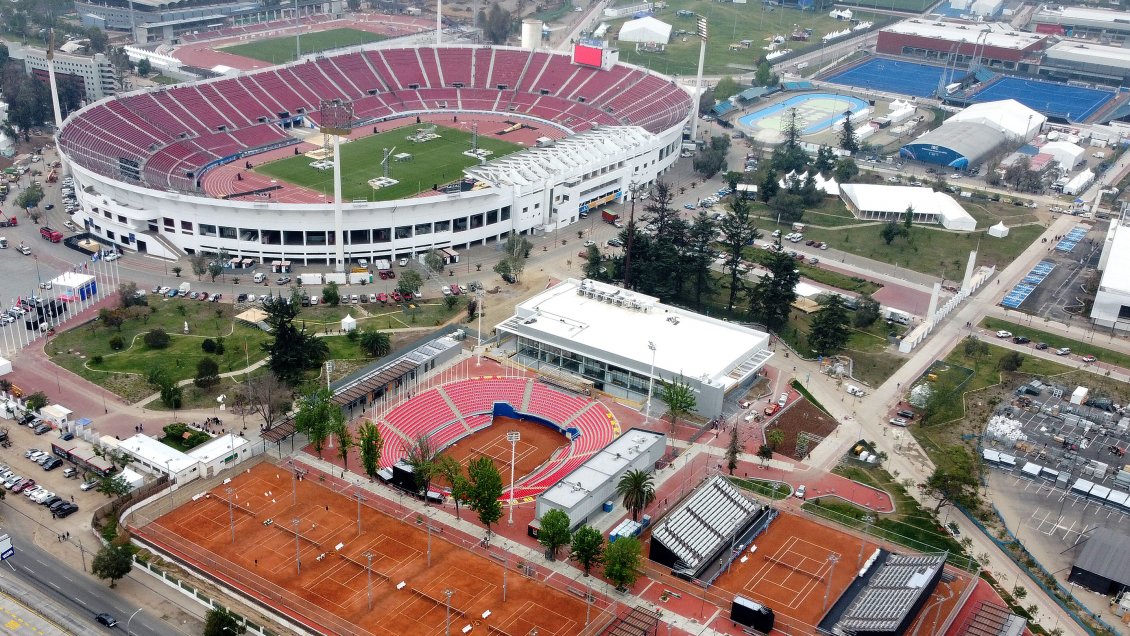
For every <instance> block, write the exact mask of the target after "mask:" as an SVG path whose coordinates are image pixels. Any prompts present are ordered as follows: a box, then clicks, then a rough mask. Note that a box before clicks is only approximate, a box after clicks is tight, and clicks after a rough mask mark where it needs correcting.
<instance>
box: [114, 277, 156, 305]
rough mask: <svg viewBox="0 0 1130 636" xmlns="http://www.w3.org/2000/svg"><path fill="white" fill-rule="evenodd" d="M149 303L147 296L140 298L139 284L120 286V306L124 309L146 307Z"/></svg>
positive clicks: (123, 284)
mask: <svg viewBox="0 0 1130 636" xmlns="http://www.w3.org/2000/svg"><path fill="white" fill-rule="evenodd" d="M148 304H149V302H148V301H147V300H146V299H145V296H140V295H138V293H137V283H129V282H127V283H122V284H120V285H118V305H119V306H120V307H121V308H122V309H129V308H130V307H144V306H145V305H148Z"/></svg>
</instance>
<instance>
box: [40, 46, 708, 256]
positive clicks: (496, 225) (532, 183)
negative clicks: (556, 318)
mask: <svg viewBox="0 0 1130 636" xmlns="http://www.w3.org/2000/svg"><path fill="white" fill-rule="evenodd" d="M578 48H579V49H585V48H587V47H578ZM600 53H601V54H600V55H597V56H595V57H594V56H593V55H592V54H591V52H590V54H589V55H588V56H584V57H582V58H580V59H578V58H577V56H576V55H574V56H573V57H571V56H569V55H563V54H555V53H549V52H544V51H536V52H535V51H529V50H524V49H518V48H505V47H467V46H450V47H449V46H442V47H420V48H375V47H362V48H360V49H356V50H352V51H350V52H348V53H343V54H336V55H327V56H317V57H316V58H315V59H307V60H305V61H300V62H297V63H294V64H288V65H285V66H279V67H272V68H269V69H264V70H260V71H256V72H251V73H247V74H243V75H239V76H235V77H224V78H219V79H213V80H205V81H201V82H196V83H190V84H183V85H178V86H176V87H174V88H157V89H148V90H144V91H138V92H133V93H128V94H124V95H119V96H117V97H114V98H110V99H107V100H103V101H100V102H97V103H95V104H92V105H90V106H88V107H86V108H83V109H82V110H79V111H77V112H75V113H73V114H72V115H71V116H70V117H68V118H67V120H66V121H65V122H64V124H63V126H62V128H61V129H60V130H59V133H58V136H57V139H58V145H59V149H60V152H61V153H62V154H63V155H64V156H65V158H66V160H67V162H68V163H69V164H70V166H71V170H72V173H73V175H74V178H75V180H76V182H77V185H78V187H77V188H76V193H77V196H78V198H79V201H80V203H81V204H82V208H83V212H82V215H84V216H85V218H76V221H80V220H81V221H83V222H84V223H85V226H86V229H87V231H89V232H92V233H94V234H96V235H98V236H99V237H102V238H104V239H106V240H108V241H110V242H112V243H114V244H116V245H120V246H121V247H122V248H125V249H129V250H134V251H137V252H144V253H150V254H154V255H158V256H170V257H175V256H180V255H181V253H187V254H193V253H197V252H219V251H220V250H225V251H226V252H227V253H229V254H233V255H238V256H240V257H244V258H252V259H257V260H260V261H270V260H289V261H291V262H294V263H296V264H305V265H322V264H332V263H334V262H335V259H336V250H337V246H343V248H344V256H345V258H346V259H349V258H388V257H400V256H413V255H416V254H421V253H424V252H427V251H429V250H431V249H438V248H451V249H460V248H464V247H467V246H471V245H478V244H483V243H486V242H488V241H495V240H499V239H505V237H507V236H509V235H510V234H513V233H517V234H527V233H533V232H538V231H552V230H554V229H559V228H563V227H565V226H568V225H569V224H571V223H574V222H576V221H578V220H579V219H580V218H581V214H582V213H584V212H587V211H588V210H589V209H590V208H596V207H597V206H599V205H602V204H605V203H609V202H614V201H620V200H623V198H624V197H626V196H629V185H631V184H633V183H634V184H638V185H647V184H649V183H652V182H654V180H655V179H656V178H657V177H658V176H659V175H660V174H662V173H663V172H664V171H666V170H667V169H668V168H670V167H671V165H672V164H673V163H674V162H675V161H676V160H677V159H678V157H679V152H680V149H681V148H680V147H681V142H682V135H683V127H684V125H685V124H686V122H687V117H688V114H689V112H690V107H691V98H690V96H689V94H688V93H687V92H686V91H684V90H683V89H682V88H680V87H679V86H678V85H676V84H675V82H674V81H672V80H671V79H670V78H667V77H664V76H662V75H658V74H655V73H652V72H650V71H647V70H645V69H642V68H637V67H634V66H631V65H627V64H621V63H619V62H618V60H617V57H616V55H615V52H614V51H612V50H603V51H601V52H600ZM327 102H330V103H334V104H344V105H347V106H348V107H349V108H351V109H352V115H351V116H350V121H349V122H348V126H347V128H349V129H350V134H349V137H348V140H347V141H348V143H343V144H342V150H341V156H342V162H341V163H342V164H344V165H343V166H342V170H343V173H349V172H350V171H351V170H352V171H353V172H354V173H356V174H355V175H353V176H351V178H353V179H354V182H353V183H352V186H351V187H352V189H349V188H344V187H343V189H344V190H348V192H349V194H350V197H349V198H348V199H346V200H345V201H344V202H343V205H344V209H343V211H342V223H341V225H340V226H336V227H335V225H336V224H335V214H334V202H333V199H332V195H333V192H332V189H330V190H328V191H327V190H326V189H325V188H324V185H322V186H321V187H320V186H319V184H320V183H321V184H324V182H325V175H324V174H323V175H322V176H320V177H319V176H318V175H316V174H315V175H314V176H312V177H311V176H309V175H307V176H306V177H303V178H302V179H297V178H295V179H290V178H284V177H282V176H280V175H279V174H276V173H273V172H271V171H270V170H268V171H266V172H261V171H259V168H262V167H263V166H262V164H274V162H276V161H278V162H279V163H278V164H277V165H280V166H281V165H282V164H283V163H285V162H283V161H281V160H283V159H291V160H292V161H293V159H292V158H293V157H295V156H297V155H304V158H309V159H310V162H309V163H315V162H316V161H317V160H318V159H319V158H321V159H325V154H326V145H327V144H326V143H325V142H324V138H323V136H322V135H321V134H319V132H318V128H319V125H320V124H321V123H323V122H322V121H321V113H322V112H323V111H322V108H323V107H324V106H325V104H326V103H327ZM379 135H386V136H389V137H388V142H387V143H385V142H384V141H383V140H380V141H377V142H376V143H370V144H368V146H369V147H368V148H367V149H365V141H366V138H367V137H371V136H379ZM480 137H482V140H481V143H480ZM343 141H346V140H345V139H343ZM437 142H438V143H437ZM505 142H509V143H505ZM492 143H493V144H497V145H496V146H494V150H491V148H492V146H491V144H492ZM355 144H356V147H357V148H358V149H363V151H362V150H358V151H356V152H354V155H353V156H352V157H351V156H350V152H349V151H348V150H347V149H349V147H350V146H353V145H355ZM393 144H395V145H393ZM428 144H432V146H428ZM440 144H447V146H448V148H447V149H446V150H443V151H442V152H441V153H440V154H445V155H447V156H448V157H449V158H453V160H452V161H451V162H449V163H448V164H445V165H446V166H447V167H445V168H444V169H443V170H439V169H435V168H432V167H431V166H432V159H431V158H429V159H427V160H423V159H421V160H416V156H417V155H420V156H421V157H422V156H423V153H424V152H425V150H427V149H429V148H431V147H434V146H436V145H440ZM376 146H380V147H379V148H378V147H376ZM484 150H485V151H488V152H477V151H484ZM394 151H395V152H394ZM496 151H497V152H496ZM491 152H495V154H490V153H491ZM468 153H471V154H468ZM507 153H510V154H507ZM433 154H435V152H434V151H433ZM394 155H395V158H396V161H395V162H394V161H393V156H394ZM402 160H403V161H402ZM330 163H332V162H330ZM476 164H478V165H476ZM323 166H325V164H323ZM471 166H474V167H473V168H472V167H471ZM308 172H311V173H317V172H318V170H316V169H313V168H312V169H310V170H309V171H308ZM327 172H328V171H327ZM390 173H391V175H390ZM390 177H391V179H392V180H394V181H397V182H398V183H397V185H398V186H401V189H402V190H404V192H403V193H401V194H403V196H400V194H398V196H397V197H396V198H394V199H386V200H379V199H382V198H383V197H382V196H380V194H379V189H380V187H381V186H382V185H386V184H387V179H388V178H390ZM382 178H384V179H386V181H384V182H382V181H381V179H382ZM303 179H305V181H303ZM319 179H321V181H319ZM403 182H408V185H407V186H404V185H403ZM365 184H369V185H368V187H366V185H365ZM358 188H359V189H358ZM398 192H399V191H398ZM358 193H360V196H359V194H358ZM385 194H388V192H386V193H385ZM338 265H339V267H340V266H343V265H344V263H339V264H338Z"/></svg>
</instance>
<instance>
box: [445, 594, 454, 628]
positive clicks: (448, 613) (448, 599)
mask: <svg viewBox="0 0 1130 636" xmlns="http://www.w3.org/2000/svg"><path fill="white" fill-rule="evenodd" d="M454 594H455V590H453V589H451V588H447V589H445V590H444V591H443V595H444V596H446V597H447V603H446V605H445V607H446V608H447V618H445V619H444V622H443V633H444V636H451V597H452V596H453V595H454Z"/></svg>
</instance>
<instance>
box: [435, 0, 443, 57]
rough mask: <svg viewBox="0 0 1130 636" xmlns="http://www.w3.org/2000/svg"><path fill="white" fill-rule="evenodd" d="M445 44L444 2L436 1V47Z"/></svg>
mask: <svg viewBox="0 0 1130 636" xmlns="http://www.w3.org/2000/svg"><path fill="white" fill-rule="evenodd" d="M441 44H443V0H436V46H439V45H441Z"/></svg>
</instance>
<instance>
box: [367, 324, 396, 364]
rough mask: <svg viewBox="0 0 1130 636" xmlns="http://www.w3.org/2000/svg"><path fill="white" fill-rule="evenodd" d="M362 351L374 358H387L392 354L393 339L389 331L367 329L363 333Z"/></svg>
mask: <svg viewBox="0 0 1130 636" xmlns="http://www.w3.org/2000/svg"><path fill="white" fill-rule="evenodd" d="M360 344H361V350H362V351H364V352H365V353H367V354H369V355H370V356H372V357H374V358H380V357H383V356H387V355H388V354H389V353H391V352H392V339H391V338H390V337H389V335H388V332H387V331H372V330H369V329H366V330H365V331H363V332H361V343H360Z"/></svg>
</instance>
